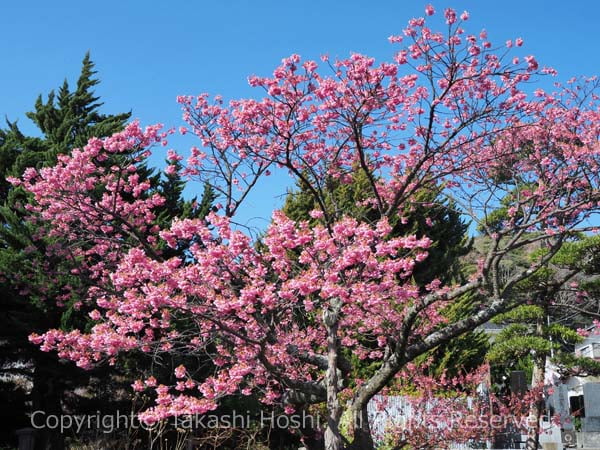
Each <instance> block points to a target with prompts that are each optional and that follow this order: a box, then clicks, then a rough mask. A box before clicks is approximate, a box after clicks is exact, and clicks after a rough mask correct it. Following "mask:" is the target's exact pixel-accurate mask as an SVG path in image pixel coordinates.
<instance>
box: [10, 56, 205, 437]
mask: <svg viewBox="0 0 600 450" xmlns="http://www.w3.org/2000/svg"><path fill="white" fill-rule="evenodd" d="M95 74H96V71H95V70H94V64H93V62H92V61H91V59H90V56H89V54H86V56H85V58H84V59H83V64H82V70H81V74H80V76H79V78H78V80H77V85H76V88H75V89H74V90H73V91H71V90H70V89H69V85H68V83H67V81H65V82H64V83H63V85H62V86H61V88H60V89H59V90H58V94H55V93H54V92H50V93H49V94H48V96H47V99H46V101H43V99H42V96H39V97H38V99H37V101H36V103H35V107H34V110H33V111H32V112H30V113H27V117H29V118H30V119H31V120H32V121H33V123H34V124H35V125H36V126H37V128H38V129H39V131H40V136H37V137H32V136H26V135H25V134H23V133H22V132H21V130H20V129H19V127H18V125H17V123H16V122H8V124H7V128H6V129H4V130H0V170H1V175H2V176H1V177H0V203H1V204H2V206H0V221H2V227H0V273H1V274H2V277H1V278H0V289H2V293H3V295H2V300H0V301H1V304H0V305H1V308H0V328H1V331H0V375H1V376H2V377H5V378H6V377H9V379H12V380H19V379H20V380H23V383H8V384H5V385H3V386H0V401H2V400H6V401H8V399H14V398H17V395H16V394H15V389H17V390H18V396H19V398H22V399H27V400H30V401H31V405H32V406H31V411H35V410H42V411H44V412H46V413H47V414H61V413H62V412H63V411H64V408H68V409H69V408H70V410H69V411H70V412H73V411H75V412H79V413H81V412H86V411H87V412H91V413H92V414H95V413H96V411H98V410H100V411H102V412H111V411H110V409H111V408H120V409H121V410H122V411H125V410H128V409H127V408H130V405H129V400H128V399H126V398H125V399H119V398H118V397H117V396H116V395H115V393H116V392H118V391H119V387H120V386H125V385H128V384H130V382H131V378H130V377H129V376H125V377H123V376H120V377H119V376H116V375H118V374H121V375H123V374H125V375H127V373H128V372H130V371H133V370H136V371H143V369H144V367H145V366H149V364H150V363H151V362H150V361H148V359H147V358H136V357H132V358H129V359H127V360H123V361H121V362H120V363H119V366H118V367H116V368H106V367H105V368H101V369H97V370H95V371H91V372H84V371H82V370H80V369H78V368H76V367H75V366H74V365H73V364H71V363H68V364H67V363H64V362H62V361H60V360H59V359H58V358H57V357H56V355H54V354H49V353H44V352H42V351H40V349H39V348H38V347H37V346H34V345H31V344H30V343H29V341H28V336H29V334H31V333H33V332H43V331H45V330H48V329H51V328H61V329H72V328H75V327H82V328H84V329H85V328H89V326H91V321H90V319H89V317H88V315H87V313H88V312H89V309H88V308H87V307H86V305H85V304H84V303H83V302H82V300H83V294H84V293H85V291H86V289H87V286H86V284H85V283H84V282H83V283H82V281H81V277H75V276H74V275H73V274H72V273H71V272H72V271H73V270H77V269H78V267H77V265H76V262H74V261H72V260H65V259H64V258H57V257H55V256H52V254H51V252H50V253H49V252H47V251H46V250H47V248H48V247H49V246H52V245H53V239H52V238H51V237H48V236H41V234H43V230H42V229H40V228H39V227H38V226H37V225H36V224H35V223H32V222H29V221H27V220H24V217H25V215H26V211H25V210H23V208H22V205H24V204H26V203H27V197H26V195H25V193H24V192H23V190H22V189H21V188H19V187H13V186H12V185H11V184H10V183H9V182H8V181H7V178H8V177H11V176H12V177H20V176H21V175H22V174H23V172H24V171H25V169H27V168H28V167H34V168H41V167H45V166H50V165H53V164H54V163H55V162H56V160H57V156H58V155H59V154H66V153H68V152H70V151H71V150H72V149H73V148H78V147H82V146H84V145H85V144H86V143H87V141H88V139H89V138H91V137H99V138H102V137H107V136H110V135H112V134H113V133H115V132H117V131H120V130H122V129H123V127H124V125H125V123H126V121H127V120H128V119H129V117H130V114H129V113H122V114H116V115H105V114H102V113H101V112H100V107H101V106H102V103H101V102H100V101H99V97H97V96H96V95H95V94H94V92H93V88H94V87H95V86H96V85H97V84H98V83H99V80H98V79H96V78H94V75H95ZM115 158H116V157H115ZM119 158H127V155H125V156H119ZM120 163H123V161H119V160H116V159H113V160H111V159H108V160H107V161H106V162H105V164H107V165H113V164H120ZM137 173H138V174H140V177H141V178H142V179H146V180H148V181H149V182H150V185H151V186H152V187H151V190H150V192H149V193H148V195H151V194H152V193H154V192H158V193H160V194H161V195H162V196H163V197H164V198H165V203H164V204H163V205H162V206H161V207H160V208H157V211H155V213H156V216H157V219H156V222H157V224H159V223H160V224H164V223H167V222H168V221H170V220H171V219H172V218H173V217H175V216H177V217H181V218H186V217H204V215H206V214H207V212H208V210H209V209H210V206H211V204H212V201H213V200H214V193H213V192H212V190H211V189H210V188H206V189H205V191H204V193H203V196H202V199H201V200H200V202H197V201H196V200H195V199H192V200H187V201H186V200H184V199H183V189H184V187H185V183H184V182H183V180H182V179H181V177H180V175H179V174H178V173H177V172H175V173H171V174H168V175H166V176H164V177H161V175H160V174H159V173H156V172H155V171H153V170H151V169H149V168H148V167H146V166H145V165H144V164H139V163H138V164H137ZM181 251H182V252H183V251H184V249H181ZM166 256H168V255H166ZM78 291H79V292H81V296H80V297H78V296H77V295H75V296H72V298H70V299H69V301H68V303H66V304H62V300H61V299H62V298H63V297H64V294H65V293H67V292H69V293H73V292H78ZM17 375H18V376H19V377H20V378H15V376H17ZM99 380H102V382H99ZM115 380H120V381H119V382H117V381H115ZM28 384H29V387H27V385H28ZM78 387H79V388H81V387H83V388H85V389H86V390H87V393H88V396H87V397H88V398H85V397H81V396H77V395H74V392H75V389H76V388H78ZM3 403H4V402H3ZM31 411H29V412H31ZM26 412H27V411H26V409H25V406H24V404H23V403H22V404H21V405H20V408H19V410H17V411H15V410H12V411H6V413H7V414H9V415H10V416H12V417H13V418H15V417H16V420H11V421H7V420H3V425H4V426H5V428H7V429H8V430H10V429H12V430H14V429H15V428H18V427H20V426H28V425H29V420H28V419H27V418H26V416H25V413H26ZM113 412H114V411H113ZM47 431H48V432H46V433H44V435H43V436H40V437H41V440H42V444H41V445H49V446H50V447H51V448H53V449H60V448H62V447H63V445H64V442H63V436H61V435H60V434H59V433H51V432H49V430H47ZM0 439H2V437H0ZM9 440H10V436H9V435H8V434H6V438H5V439H4V441H6V442H8V441H9ZM0 445H1V443H0Z"/></svg>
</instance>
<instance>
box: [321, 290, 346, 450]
mask: <svg viewBox="0 0 600 450" xmlns="http://www.w3.org/2000/svg"><path fill="white" fill-rule="evenodd" d="M340 308H341V302H340V301H339V300H338V301H333V302H332V304H331V309H326V310H325V311H324V312H323V321H324V322H325V326H326V328H327V372H326V374H325V384H326V387H327V428H326V429H325V450H343V448H344V440H343V439H342V435H341V433H340V418H341V417H342V408H341V405H340V399H339V398H338V391H339V381H340V380H339V378H338V362H337V359H338V336H337V332H338V325H339V311H340Z"/></svg>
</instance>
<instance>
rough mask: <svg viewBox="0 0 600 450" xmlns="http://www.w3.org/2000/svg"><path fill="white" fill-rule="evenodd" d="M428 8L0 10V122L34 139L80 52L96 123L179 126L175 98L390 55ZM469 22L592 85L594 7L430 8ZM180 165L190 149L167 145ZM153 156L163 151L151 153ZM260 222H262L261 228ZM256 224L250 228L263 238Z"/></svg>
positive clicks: (100, 4) (599, 19)
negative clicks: (302, 64)
mask: <svg viewBox="0 0 600 450" xmlns="http://www.w3.org/2000/svg"><path fill="white" fill-rule="evenodd" d="M426 3H427V2H421V1H413V0H410V1H409V0H404V1H402V0H396V1H377V0H374V1H372V2H367V1H364V0H346V1H333V0H329V1H328V0H320V1H310V0H305V1H302V2H291V1H283V0H279V1H275V0H270V1H266V0H254V1H240V0H229V1H217V0H215V1H206V2H203V1H199V0H197V1H192V0H188V1H185V2H184V1H180V0H176V1H152V0H146V1H138V0H135V1H128V0H121V1H118V2H117V1H113V0H106V1H96V2H94V1H91V2H83V1H77V2H76V1H61V0H56V1H53V2H51V1H47V0H46V1H28V0H20V1H10V2H8V1H5V2H2V6H1V7H0V54H1V55H2V62H3V64H2V70H1V71H0V113H1V114H2V115H3V116H7V117H8V118H10V119H11V120H15V119H19V124H20V125H21V127H22V129H24V130H25V131H28V132H32V131H33V128H32V127H31V125H30V124H29V121H28V119H26V118H25V115H24V114H25V112H26V111H29V110H31V109H32V106H33V103H34V101H35V98H36V97H37V95H38V94H40V93H42V94H44V95H45V94H46V93H47V92H48V91H49V90H50V89H53V88H57V87H58V86H60V84H61V83H62V81H63V79H64V78H65V77H66V78H67V79H68V80H69V81H72V82H74V81H75V79H76V76H77V75H78V73H79V70H80V62H81V59H82V58H83V55H84V54H85V52H86V51H88V50H89V51H90V52H91V55H92V59H93V60H94V61H95V63H96V68H97V70H98V72H99V73H98V76H99V78H100V79H101V81H102V83H101V84H100V85H99V86H98V88H97V90H96V92H97V94H99V95H100V96H101V97H102V100H103V101H104V103H105V107H104V112H107V113H110V112H122V111H129V110H131V111H132V112H133V116H134V117H136V118H139V119H140V120H141V121H142V123H143V124H150V123H156V122H162V123H164V124H165V125H167V126H171V125H176V126H179V125H180V124H181V120H180V115H181V114H180V109H179V106H178V105H177V104H176V102H175V97H176V96H177V95H179V94H198V93H201V92H209V93H211V94H223V96H224V97H225V98H236V97H243V96H248V95H253V94H254V95H256V94H258V93H256V92H253V91H252V90H251V89H250V88H249V87H248V86H247V82H246V79H247V76H248V75H250V74H258V75H268V74H270V73H271V71H272V69H273V68H274V67H275V66H276V65H277V64H278V63H279V61H280V60H281V58H282V57H285V56H288V55H289V54H291V53H299V54H300V55H302V56H303V57H305V58H318V56H319V55H320V54H323V53H328V54H329V55H330V56H331V57H335V56H339V57H345V56H347V55H348V54H349V53H350V52H361V53H365V54H369V55H371V56H374V57H376V58H377V59H379V60H382V59H385V58H389V57H390V56H391V55H392V54H393V51H394V50H395V49H396V47H394V46H392V45H390V44H388V42H387V37H388V36H389V35H391V34H399V33H401V30H402V28H403V27H404V25H405V24H406V21H407V20H408V19H409V18H411V17H415V16H422V15H423V9H424V6H425V5H426ZM431 3H432V4H433V5H434V7H435V8H436V10H438V12H441V11H442V10H443V8H444V7H446V6H453V7H454V8H456V9H457V10H460V11H462V10H463V9H466V10H468V11H469V12H470V13H471V20H470V21H469V23H468V31H470V32H473V33H475V32H478V31H479V30H480V29H481V28H486V29H487V30H488V33H489V35H490V39H491V40H492V42H495V43H498V44H501V43H503V42H504V41H505V40H506V39H510V38H516V37H519V36H520V37H523V39H524V40H525V47H524V53H525V54H534V55H536V57H537V59H538V61H539V62H540V63H541V64H542V65H550V66H553V67H555V68H556V69H557V70H558V71H559V77H560V79H562V80H566V79H568V78H570V77H571V76H573V75H579V74H582V75H595V74H600V61H599V59H598V55H599V51H598V50H599V49H600V32H599V28H600V27H599V25H600V2H599V1H597V0H578V1H571V2H566V1H560V0H545V1H544V0H518V1H517V0H505V1H484V0H479V1H476V0H469V1H459V0H455V1H454V2H446V1H444V2H440V1H432V2H431ZM172 144H173V146H174V147H176V148H177V150H179V151H182V153H185V151H186V148H185V147H187V146H189V145H191V143H190V142H189V141H184V140H181V139H178V140H176V141H173V142H172ZM157 151H161V150H157ZM269 183H270V184H265V185H263V186H261V190H260V191H258V192H257V194H256V195H255V196H254V197H253V198H252V202H251V204H250V206H251V209H252V211H248V212H247V213H246V214H248V215H247V218H249V217H251V216H252V215H254V214H255V215H260V216H267V217H268V215H269V213H270V211H271V210H272V208H273V206H274V205H275V204H277V203H278V202H279V200H278V197H277V196H278V195H281V194H282V193H283V192H284V191H285V188H284V187H283V184H281V183H279V182H277V181H276V180H270V181H269ZM259 222H260V221H259ZM259 222H256V221H255V222H254V223H253V224H254V225H256V226H261V225H260V223H259Z"/></svg>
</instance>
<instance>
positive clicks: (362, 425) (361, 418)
mask: <svg viewBox="0 0 600 450" xmlns="http://www.w3.org/2000/svg"><path fill="white" fill-rule="evenodd" d="M352 426H353V430H354V432H353V436H354V439H353V441H352V445H350V447H349V449H350V450H371V449H374V448H375V444H374V443H373V438H372V436H371V428H370V427H369V416H368V414H367V405H364V407H363V408H361V409H359V408H353V409H352Z"/></svg>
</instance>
